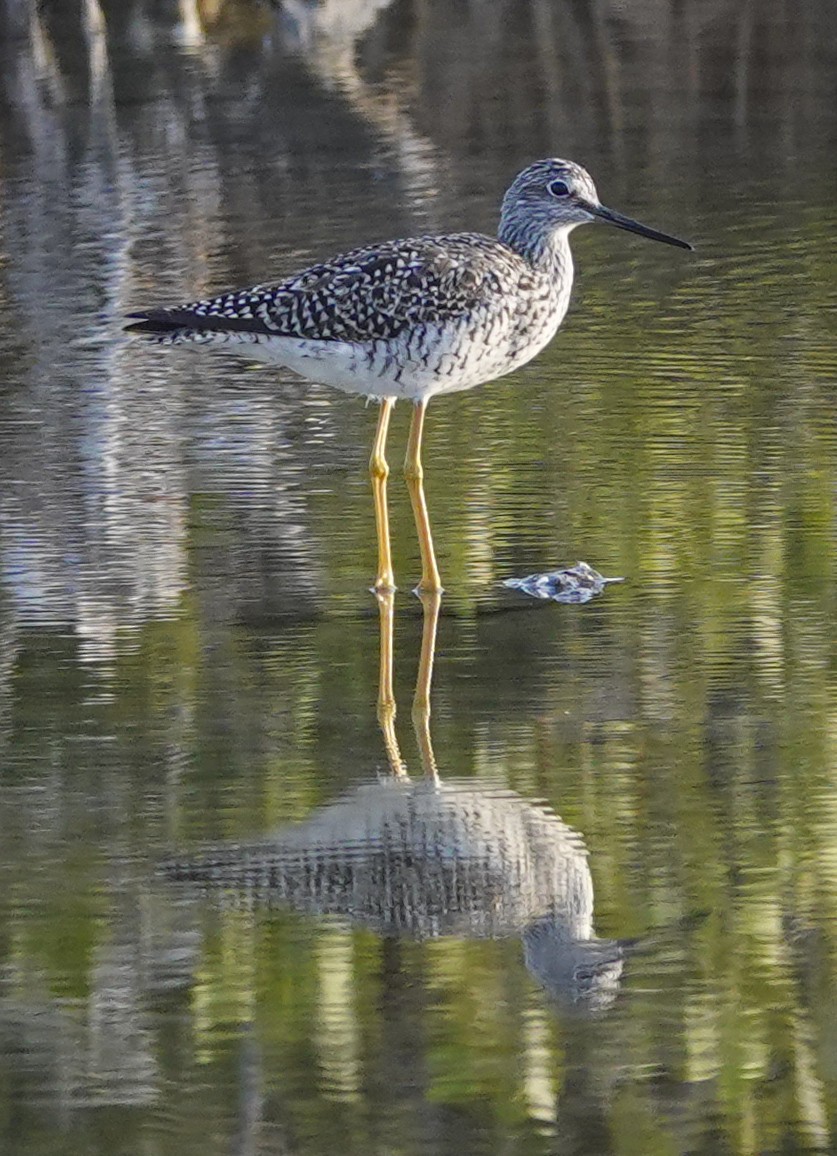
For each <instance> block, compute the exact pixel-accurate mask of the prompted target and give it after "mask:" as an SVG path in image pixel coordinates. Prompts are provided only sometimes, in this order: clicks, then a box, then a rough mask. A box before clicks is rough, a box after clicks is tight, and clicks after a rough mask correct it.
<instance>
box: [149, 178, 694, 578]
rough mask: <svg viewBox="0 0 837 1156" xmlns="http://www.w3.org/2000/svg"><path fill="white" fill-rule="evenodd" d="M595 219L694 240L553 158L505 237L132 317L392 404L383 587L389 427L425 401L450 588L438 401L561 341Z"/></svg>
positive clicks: (411, 440) (411, 450) (416, 509)
mask: <svg viewBox="0 0 837 1156" xmlns="http://www.w3.org/2000/svg"><path fill="white" fill-rule="evenodd" d="M589 221H604V222H606V223H608V224H611V225H616V226H617V227H618V228H620V229H627V230H628V231H629V232H632V233H638V234H639V235H640V236H643V237H650V238H651V239H652V240H655V241H664V242H665V243H666V244H668V245H677V246H679V247H680V248H681V249H691V248H692V246H691V245H690V244H688V242H686V241H681V240H679V239H678V238H677V237H672V236H670V235H669V234H667V233H661V232H659V231H658V230H657V229H651V228H649V227H648V226H647V225H643V224H640V222H639V221H634V220H632V219H631V218H630V217H624V216H622V214H621V213H617V212H614V210H613V209H608V208H606V207H605V206H604V205H603V204H602V203H601V201H600V200H599V197H598V194H597V192H596V186H595V185H594V184H593V181H592V179H591V178H590V175H589V174H588V173H587V172H586V171H585V170H584V169H583V168H582V167H581V165H577V164H575V163H573V162H572V161H566V160H560V159H557V158H552V159H548V160H541V161H536V162H535V163H534V164H532V165H529V167H528V168H526V169H524V170H523V171H522V172H521V173H519V174H518V175H517V177H515V179H514V181H513V182H512V184H511V185H510V187H509V189H508V190H507V192H506V194H505V196H504V198H503V203H502V208H501V211H500V225H499V229H498V233H497V236H496V237H489V236H485V235H483V234H481V233H448V234H441V235H436V236H424V237H413V238H408V239H406V240H398V241H384V242H382V243H379V244H373V245H368V246H365V247H363V248H360V249H353V250H351V251H350V252H348V253H343V254H340V255H339V256H337V257H334V258H332V259H331V260H330V261H324V262H323V263H322V264H319V265H312V266H311V267H310V268H308V269H303V270H302V272H300V273H297V274H295V275H294V276H291V277H289V278H287V279H286V280H284V281H280V282H278V283H274V284H266V285H256V286H254V287H253V288H250V289H239V290H236V291H233V292H230V293H222V294H220V295H219V296H216V297H210V298H208V299H206V300H203V301H194V302H191V303H190V304H187V305H176V306H173V307H171V308H164V309H149V310H147V311H144V312H141V313H131V314H129V320H130V321H131V322H132V324H130V325H129V326H128V327H127V328H128V330H129V331H131V332H134V333H139V334H142V335H143V336H146V337H149V338H151V339H152V340H154V341H156V342H158V343H160V344H164V345H181V344H193V345H206V346H210V347H217V348H220V349H227V350H240V351H241V352H242V353H244V354H246V355H247V356H248V357H249V358H252V359H256V360H259V361H267V362H270V363H272V364H274V365H281V366H285V367H286V368H289V369H292V370H294V371H295V372H297V373H299V374H300V375H301V376H302V377H305V378H307V379H308V380H310V381H313V382H318V383H322V384H325V385H332V386H335V387H336V388H337V389H341V390H343V391H344V392H346V393H355V394H359V395H361V396H365V397H367V398H370V399H374V400H375V401H378V402H379V403H380V411H379V416H378V425H377V429H376V432H375V440H374V443H373V447H372V456H371V459H370V463H369V472H370V475H371V478H372V489H373V495H374V502H375V523H376V530H377V539H378V573H377V578H376V581H375V589H376V590H377V591H384V590H389V589H393V588H394V579H393V571H392V558H391V552H390V534H389V519H388V514H387V500H386V483H387V477H388V476H389V466H388V465H387V460H386V456H385V451H386V439H387V431H388V429H389V422H390V416H391V414H392V410H393V406H394V405H395V402H396V401H397V400H400V399H404V400H409V401H412V402H413V403H414V404H415V409H414V411H413V417H412V422H411V425H410V433H409V437H408V441H407V456H406V460H405V464H404V472H405V475H406V479H407V485H408V488H409V492H410V501H411V503H412V507H413V514H414V516H415V521H416V529H417V532H418V539H419V547H420V550H421V562H422V576H421V582H420V583H419V589H420V590H424V591H434V590H441V588H442V586H441V581H440V577H439V569H438V566H437V564H436V556H435V552H434V549H433V538H432V535H431V531H430V521H429V517H428V513H427V504H426V501H425V497H424V487H423V469H422V463H421V441H422V433H423V430H424V418H425V413H426V410H427V405H428V402H429V401H430V399H431V398H432V397H435V396H436V395H437V394H443V393H453V392H456V391H458V390H463V389H471V388H473V387H474V386H476V385H481V384H483V383H484V382H487V381H491V380H493V379H494V378H497V377H502V376H504V375H505V374H507V373H512V372H513V371H514V370H515V369H519V368H520V366H522V365H525V364H526V362H527V361H530V360H531V359H532V358H533V357H534V356H535V355H536V354H538V353H539V352H540V351H541V350H542V349H543V348H544V346H546V345H547V344H548V343H549V342H550V341H551V340H552V338H553V337H554V335H555V333H556V331H557V329H558V327H559V326H560V324H561V322H562V321H563V320H564V316H565V314H566V312H567V307H568V305H569V301H570V291H571V289H572V281H573V261H572V254H571V252H570V245H569V235H570V233H571V231H572V230H573V229H574V228H575V227H576V226H577V225H583V224H585V223H587V222H589Z"/></svg>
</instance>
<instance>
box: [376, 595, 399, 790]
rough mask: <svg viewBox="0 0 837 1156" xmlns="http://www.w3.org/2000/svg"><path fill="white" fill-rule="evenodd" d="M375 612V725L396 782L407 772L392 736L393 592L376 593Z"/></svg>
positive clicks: (393, 733)
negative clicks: (378, 645) (377, 638)
mask: <svg viewBox="0 0 837 1156" xmlns="http://www.w3.org/2000/svg"><path fill="white" fill-rule="evenodd" d="M375 597H376V598H377V599H378V610H379V613H380V620H381V653H380V665H379V667H378V723H379V725H380V728H381V733H382V734H383V736H384V746H385V747H386V752H387V759H388V760H389V766H390V770H391V771H392V773H393V775H395V776H396V778H403V777H406V774H407V770H406V768H405V766H404V761H403V759H402V758H401V751H400V750H399V748H398V738H397V737H396V734H395V694H394V691H393V686H392V651H393V627H394V618H395V591H394V590H392V589H390V590H379V591H377V592H376V594H375Z"/></svg>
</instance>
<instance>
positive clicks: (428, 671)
mask: <svg viewBox="0 0 837 1156" xmlns="http://www.w3.org/2000/svg"><path fill="white" fill-rule="evenodd" d="M419 598H420V599H421V605H422V609H423V611H424V629H423V630H422V634H421V657H420V658H419V667H418V675H417V677H416V693H415V695H414V697H413V728H414V730H415V732H416V743H417V744H418V749H419V754H420V756H421V765H422V769H423V770H424V774H425V777H426V778H428V779H437V778H438V777H439V772H438V770H437V768H436V759H435V757H434V755H433V744H432V742H431V740H430V684H431V682H432V680H433V659H434V656H435V654H436V627H437V626H438V625H439V607H440V606H441V605H442V595H441V592H440V591H439V590H433V591H421V592H420V593H419Z"/></svg>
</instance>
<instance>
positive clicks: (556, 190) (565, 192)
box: [546, 181, 570, 197]
mask: <svg viewBox="0 0 837 1156" xmlns="http://www.w3.org/2000/svg"><path fill="white" fill-rule="evenodd" d="M546 187H547V191H548V192H550V193H552V195H553V197H568V196H569V195H570V186H569V185H568V184H567V182H566V181H550V182H549V184H548V185H547V186H546Z"/></svg>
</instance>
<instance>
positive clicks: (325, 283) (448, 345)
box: [129, 161, 592, 400]
mask: <svg viewBox="0 0 837 1156" xmlns="http://www.w3.org/2000/svg"><path fill="white" fill-rule="evenodd" d="M568 167H570V162H558V161H549V162H541V163H540V164H539V165H533V166H530V169H528V170H526V173H525V174H521V177H518V179H517V181H516V182H515V184H514V185H512V187H511V189H510V190H509V193H507V195H506V199H505V201H504V209H503V217H502V219H501V226H500V236H499V237H498V238H493V237H488V236H484V235H482V234H480V233H454V234H443V235H438V236H426V237H414V238H406V239H403V240H396V241H385V242H383V243H380V244H375V245H371V246H368V247H365V248H359V249H354V250H352V251H351V252H348V253H344V254H341V255H339V256H337V257H335V258H333V259H332V260H331V261H324V262H322V263H320V264H317V265H312V266H311V267H310V268H308V269H305V270H303V271H302V272H300V273H297V274H295V275H294V276H292V277H289V278H288V279H287V280H284V281H281V282H278V283H276V284H271V285H257V286H254V287H253V288H251V289H244V290H237V291H234V292H231V293H223V294H220V295H219V296H217V297H212V298H208V299H207V300H204V301H195V302H192V303H190V304H187V305H180V306H175V307H173V308H167V309H152V310H149V311H147V312H144V313H137V314H132V315H131V316H132V318H133V319H134V320H135V324H133V325H131V326H130V327H129V328H130V329H131V330H132V331H134V332H138V333H141V334H143V335H145V336H148V337H150V338H152V340H155V341H157V342H159V343H162V344H171V345H180V344H201V345H211V346H220V347H227V348H230V347H238V346H241V347H243V348H242V350H241V351H242V352H243V353H246V355H248V356H250V357H253V358H255V359H258V360H264V361H268V362H272V363H275V364H281V365H285V366H288V367H289V368H291V369H294V370H296V371H297V372H299V373H301V374H302V375H303V376H305V377H308V378H309V379H311V380H314V381H319V382H324V383H326V384H330V385H334V386H336V387H337V388H340V389H343V390H345V391H347V392H352V393H361V394H366V395H369V396H375V397H385V396H386V397H407V398H410V399H413V400H417V399H420V398H426V397H429V396H432V395H433V394H436V393H446V392H451V391H453V390H458V389H468V388H470V387H472V386H474V385H477V384H479V383H481V382H483V381H487V380H490V379H491V378H494V377H500V376H502V375H503V374H506V373H510V372H511V371H512V370H514V369H517V368H518V367H519V366H520V365H523V364H525V362H527V361H529V360H530V359H531V358H532V357H533V356H534V355H535V354H536V353H537V352H538V351H539V350H540V349H542V348H543V346H544V345H546V344H547V342H548V341H549V340H550V339H551V337H552V336H553V335H554V333H555V331H556V330H557V328H558V326H559V325H560V323H561V321H562V320H563V317H564V314H565V313H566V309H567V306H568V304H569V297H570V290H571V287H572V276H573V268H572V257H571V254H570V249H569V244H568V240H567V235H568V233H569V230H570V228H572V227H573V223H571V222H564V223H563V224H562V226H561V227H559V228H556V222H555V221H554V220H553V219H552V217H551V216H550V215H545V214H544V213H543V212H539V211H538V206H537V204H534V205H532V204H529V203H527V201H526V198H525V192H526V186H527V184H528V183H531V182H534V183H535V185H536V188H537V191H538V194H539V195H541V196H542V195H543V186H544V181H546V180H547V179H548V178H549V176H550V175H551V176H553V177H554V175H555V173H556V172H557V171H560V172H562V173H566V172H567V170H568ZM571 167H572V169H573V170H574V171H577V173H578V174H581V175H580V176H579V177H578V179H579V180H583V181H585V183H586V184H589V185H590V187H592V184H591V183H590V181H589V177H587V176H586V174H584V171H583V170H582V169H579V168H578V166H571ZM539 170H541V171H539ZM523 176H525V177H526V180H525V181H523V180H522V177H523ZM516 188H517V189H519V190H522V193H523V194H524V195H523V197H522V199H517V200H516V199H514V198H513V197H512V194H513V193H514V191H515V189H516ZM548 208H550V209H551V208H552V206H551V205H549V206H548ZM575 223H578V222H575Z"/></svg>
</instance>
